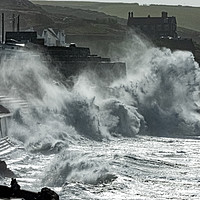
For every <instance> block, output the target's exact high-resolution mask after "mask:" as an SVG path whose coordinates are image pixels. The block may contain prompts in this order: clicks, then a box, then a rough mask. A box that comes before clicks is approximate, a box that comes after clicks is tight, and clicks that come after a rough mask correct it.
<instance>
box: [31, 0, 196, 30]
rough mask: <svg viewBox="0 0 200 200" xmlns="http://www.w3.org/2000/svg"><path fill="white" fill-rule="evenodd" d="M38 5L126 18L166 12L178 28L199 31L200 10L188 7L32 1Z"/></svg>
mask: <svg viewBox="0 0 200 200" xmlns="http://www.w3.org/2000/svg"><path fill="white" fill-rule="evenodd" d="M33 3H37V4H39V5H54V6H63V7H71V8H77V9H85V10H88V9H89V10H95V11H98V12H104V13H106V14H108V15H112V16H118V17H121V18H125V19H126V18H127V15H128V12H129V11H133V12H134V15H135V16H147V15H148V14H150V15H151V16H160V15H161V12H162V11H167V12H168V14H169V16H176V18H177V23H178V26H179V27H184V28H187V29H192V30H196V31H200V20H199V16H200V8H199V7H188V6H163V5H150V6H147V5H143V6H139V5H138V4H136V3H135V4H134V3H132V4H128V3H99V2H77V1H76V2H71V1H33Z"/></svg>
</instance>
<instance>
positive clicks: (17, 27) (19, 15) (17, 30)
mask: <svg viewBox="0 0 200 200" xmlns="http://www.w3.org/2000/svg"><path fill="white" fill-rule="evenodd" d="M19 16H20V15H18V17H17V32H19Z"/></svg>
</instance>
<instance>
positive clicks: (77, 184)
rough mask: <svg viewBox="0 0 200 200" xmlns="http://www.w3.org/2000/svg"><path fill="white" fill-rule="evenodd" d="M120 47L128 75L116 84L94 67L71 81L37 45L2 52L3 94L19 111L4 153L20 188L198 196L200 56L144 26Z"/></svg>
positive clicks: (72, 194)
mask: <svg viewBox="0 0 200 200" xmlns="http://www.w3.org/2000/svg"><path fill="white" fill-rule="evenodd" d="M120 48H124V49H123V54H120V55H117V53H115V56H113V57H115V58H118V59H119V60H122V61H125V62H126V65H127V76H126V77H125V78H123V79H119V80H116V81H115V82H112V83H111V84H109V85H107V84H105V83H103V82H102V81H101V80H98V79H96V78H94V75H93V74H92V73H91V74H90V72H89V71H87V72H83V73H82V74H80V75H79V76H78V77H76V78H74V85H73V86H70V87H69V86H68V85H67V84H65V83H63V82H61V81H60V79H59V78H58V77H60V75H59V73H57V72H56V71H55V70H54V71H53V72H52V69H50V68H49V67H48V66H47V65H46V63H45V62H43V60H42V57H41V56H40V55H37V54H36V53H35V52H26V53H24V52H23V53H20V52H19V53H17V54H15V55H12V56H11V57H9V59H8V58H7V59H3V60H1V64H0V70H1V73H0V88H1V91H0V100H1V104H2V105H4V106H5V107H7V108H8V109H9V110H10V111H11V112H12V113H13V117H12V120H11V121H10V123H9V127H8V128H9V132H8V138H6V140H5V139H1V140H0V144H1V145H0V160H3V161H5V162H6V163H7V165H8V168H9V169H10V170H12V171H13V172H14V174H15V175H16V177H17V180H18V183H19V184H20V185H21V188H22V189H26V190H31V191H40V190H41V188H42V187H49V188H51V189H52V190H54V191H56V192H57V193H58V194H59V196H60V199H61V200H67V199H73V200H89V199H95V200H98V199H99V200H111V199H113V200H114V199H119V200H122V199H130V200H136V199H141V200H146V199H151V200H152V199H173V200H175V199H177V200H181V199H200V167H199V163H200V151H199V149H200V142H199V139H200V137H199V136H200V98H199V95H200V94H199V91H200V68H199V65H198V63H196V62H195V60H194V56H193V54H192V53H190V52H187V51H185V52H184V51H174V52H172V51H171V50H169V49H167V48H162V49H160V48H157V47H154V46H153V45H151V44H150V43H148V42H144V40H142V39H140V38H139V37H137V36H134V37H133V39H132V41H131V42H130V41H129V42H124V44H123V45H121V46H120ZM113 54H114V53H113ZM0 185H8V186H9V185H10V178H0Z"/></svg>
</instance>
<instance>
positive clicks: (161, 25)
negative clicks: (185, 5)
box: [127, 12, 178, 39]
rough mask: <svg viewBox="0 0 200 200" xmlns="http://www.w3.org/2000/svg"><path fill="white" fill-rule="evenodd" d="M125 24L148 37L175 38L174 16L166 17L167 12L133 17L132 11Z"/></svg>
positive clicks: (175, 25) (175, 24)
mask: <svg viewBox="0 0 200 200" xmlns="http://www.w3.org/2000/svg"><path fill="white" fill-rule="evenodd" d="M127 25H128V26H129V27H132V28H134V29H135V30H136V31H138V30H140V31H142V32H143V33H144V34H145V35H147V36H148V37H150V38H153V39H156V38H161V37H172V38H177V37H178V35H177V32H176V31H177V23H176V17H174V16H172V17H168V13H167V12H162V15H161V17H151V16H150V15H148V16H147V17H134V15H133V12H129V14H128V21H127Z"/></svg>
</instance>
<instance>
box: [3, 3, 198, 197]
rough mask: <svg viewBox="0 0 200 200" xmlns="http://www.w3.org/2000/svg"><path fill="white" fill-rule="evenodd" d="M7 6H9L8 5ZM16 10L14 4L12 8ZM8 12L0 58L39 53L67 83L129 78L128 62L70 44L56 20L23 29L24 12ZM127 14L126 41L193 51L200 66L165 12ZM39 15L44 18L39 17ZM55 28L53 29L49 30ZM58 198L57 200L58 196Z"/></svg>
mask: <svg viewBox="0 0 200 200" xmlns="http://www.w3.org/2000/svg"><path fill="white" fill-rule="evenodd" d="M16 2H17V4H16V6H20V5H24V6H25V8H27V7H29V6H30V7H31V6H33V8H34V9H35V11H36V10H37V9H39V10H40V12H42V11H41V8H39V7H38V6H37V7H36V6H34V5H33V4H32V3H31V2H29V1H28V0H23V1H16ZM6 3H7V4H8V2H6ZM6 3H5V5H6ZM13 6H14V5H13V4H12V7H13ZM8 7H9V4H8ZM5 11H7V10H6V9H5V10H2V11H1V12H2V14H1V44H0V58H3V56H5V55H7V54H10V52H11V51H21V50H25V51H26V50H28V51H33V52H40V53H41V55H42V56H43V59H44V61H45V62H46V63H48V65H49V66H51V68H56V69H58V70H59V72H60V73H61V74H62V75H63V77H65V79H64V81H65V80H66V79H68V78H70V77H72V76H76V75H77V74H80V73H81V72H82V71H83V70H86V69H90V70H94V72H95V73H96V74H97V77H98V78H99V79H102V80H103V81H102V82H104V84H105V85H109V84H111V83H112V82H114V81H115V80H117V79H119V78H124V77H126V73H127V71H126V63H125V61H121V60H120V61H118V60H117V61H115V60H112V59H111V58H110V57H104V56H101V55H97V54H94V53H93V52H92V51H91V49H90V46H79V44H78V43H76V42H74V41H71V42H69V38H70V36H69V37H68V34H67V33H65V31H64V30H63V29H62V26H61V25H62V24H61V23H60V24H57V25H58V26H57V27H56V25H55V24H56V23H51V20H52V19H53V18H48V17H49V15H48V14H47V15H46V20H47V21H49V24H46V26H45V27H42V26H41V25H40V26H39V27H38V26H35V27H30V28H29V29H24V24H26V23H27V22H25V20H24V19H25V18H26V16H25V15H26V14H25V15H24V16H23V12H24V11H21V12H20V13H17V12H14V13H12V11H11V10H9V12H5ZM24 13H25V12H24ZM127 14H128V18H127V20H126V24H125V25H123V31H124V33H125V34H124V38H125V35H127V33H128V32H129V31H130V30H132V31H133V32H134V33H136V34H138V35H141V36H142V37H143V36H144V38H145V37H146V38H148V39H149V40H151V41H152V42H153V44H154V45H155V46H157V47H160V48H162V47H166V48H169V49H171V50H172V51H175V50H182V51H190V52H192V53H193V55H194V58H195V60H196V61H197V62H199V63H200V49H198V48H197V47H196V46H195V44H194V42H193V39H192V38H182V37H181V36H179V34H178V32H177V23H178V22H177V19H176V16H170V15H169V13H168V12H166V11H162V12H161V15H160V16H157V17H152V16H150V15H149V14H147V16H143V17H136V16H134V11H130V12H129V13H127ZM40 15H42V14H41V13H40ZM47 16H48V17H47ZM40 17H41V16H40ZM40 17H39V18H40ZM33 19H34V20H36V21H38V18H37V17H35V16H34V17H33ZM30 20H31V19H30ZM69 20H71V19H69ZM8 21H9V23H10V24H9V26H8V25H7V24H6V23H7V22H8ZM108 21H109V20H108ZM101 23H102V22H101ZM109 23H113V24H114V25H113V24H112V25H111V26H115V31H116V30H117V28H116V27H117V26H118V25H117V24H115V21H114V20H110V21H109ZM52 24H53V25H54V27H53V26H50V25H52ZM27 26H28V25H27ZM26 28H27V27H26ZM105 37H106V36H104V39H105ZM74 38H75V37H74ZM116 38H117V37H116ZM108 40H109V38H108ZM7 50H9V51H7ZM5 52H6V53H5ZM1 99H4V97H3V96H2V98H0V100H1ZM4 106H5V105H0V144H1V139H2V138H6V143H7V142H8V140H7V126H8V125H7V124H8V121H9V120H10V118H11V117H12V113H11V112H10V111H9V110H8V109H7V108H6V107H4ZM0 169H1V174H0V175H1V176H2V177H13V176H14V174H13V172H12V171H11V170H10V169H8V168H7V165H6V163H5V162H4V161H0ZM0 197H1V192H0ZM16 197H18V196H16ZM20 197H21V196H20ZM22 197H23V196H22ZM56 198H57V199H58V197H57V196H56ZM25 199H26V198H25Z"/></svg>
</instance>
